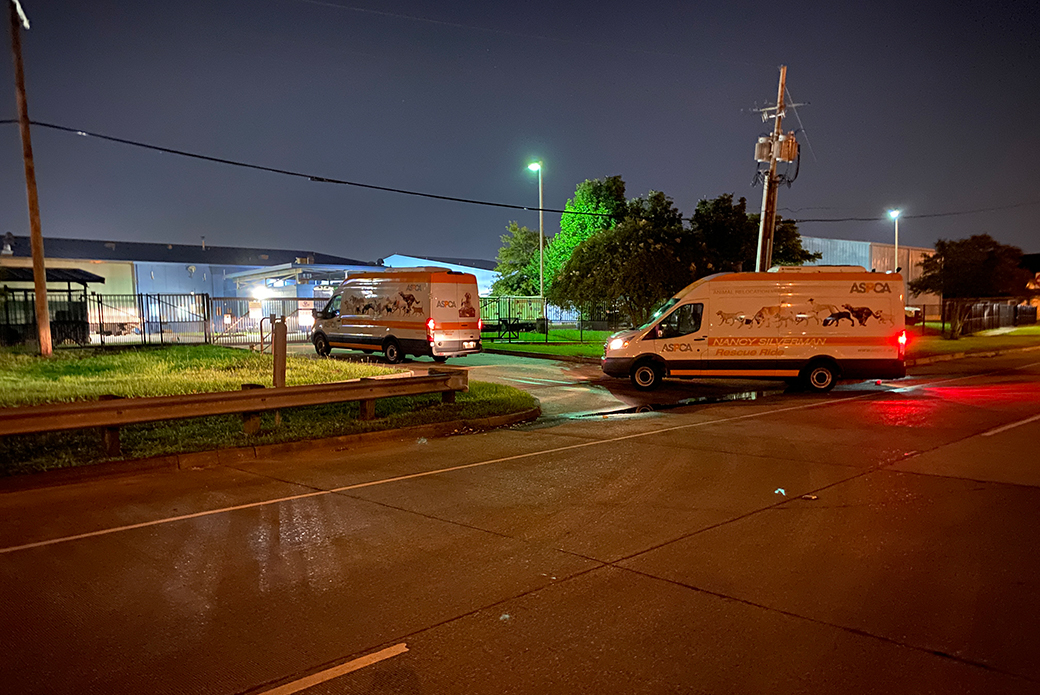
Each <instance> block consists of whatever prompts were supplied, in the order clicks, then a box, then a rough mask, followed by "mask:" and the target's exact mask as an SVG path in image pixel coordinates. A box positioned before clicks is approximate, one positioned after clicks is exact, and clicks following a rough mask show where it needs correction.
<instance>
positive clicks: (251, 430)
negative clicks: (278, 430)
mask: <svg viewBox="0 0 1040 695" xmlns="http://www.w3.org/2000/svg"><path fill="white" fill-rule="evenodd" d="M263 387H264V386H263V384H242V390H243V391H251V390H252V389H262V388H263ZM242 431H243V432H245V433H246V434H248V435H250V436H252V435H254V434H256V433H257V432H259V431H260V413H258V412H256V411H252V412H247V413H242Z"/></svg>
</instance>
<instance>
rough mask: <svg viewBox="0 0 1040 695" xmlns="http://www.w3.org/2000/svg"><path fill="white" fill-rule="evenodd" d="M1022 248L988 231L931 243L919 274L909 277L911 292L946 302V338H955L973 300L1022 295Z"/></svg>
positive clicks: (1025, 275)
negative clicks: (1009, 243)
mask: <svg viewBox="0 0 1040 695" xmlns="http://www.w3.org/2000/svg"><path fill="white" fill-rule="evenodd" d="M1021 262H1022V250H1021V249H1019V248H1018V247H1015V246H1006V245H1004V244H1001V243H999V242H998V241H997V240H996V239H994V238H993V237H991V236H990V235H989V234H975V235H972V236H970V237H968V238H967V239H959V240H957V241H948V240H946V239H939V240H938V241H937V242H935V254H934V255H932V256H929V257H928V258H926V259H924V260H923V261H921V263H920V264H919V265H920V266H921V270H922V273H921V276H920V277H918V278H917V279H916V280H912V281H911V282H910V285H909V289H910V291H911V292H913V293H914V294H921V293H923V292H930V293H933V294H938V295H941V296H942V298H943V299H944V300H952V301H949V302H947V304H948V311H947V314H948V318H949V320H950V337H951V338H958V337H959V336H960V334H961V329H962V328H963V327H964V321H965V320H966V319H967V318H968V314H969V313H970V312H971V307H972V305H973V304H974V303H975V301H974V300H975V299H978V298H981V297H1014V296H1017V295H1021V294H1024V292H1025V288H1026V283H1028V282H1029V271H1027V270H1025V269H1023V268H1021V267H1020V264H1021Z"/></svg>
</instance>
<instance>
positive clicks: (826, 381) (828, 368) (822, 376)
mask: <svg viewBox="0 0 1040 695" xmlns="http://www.w3.org/2000/svg"><path fill="white" fill-rule="evenodd" d="M802 380H803V382H804V383H805V385H806V387H807V388H808V389H809V390H810V391H814V392H816V393H827V392H828V391H830V390H831V389H832V388H834V383H835V382H836V381H837V380H838V370H837V366H836V365H835V364H834V363H832V362H816V363H815V364H810V365H809V366H808V367H806V368H805V371H804V372H803V374H802Z"/></svg>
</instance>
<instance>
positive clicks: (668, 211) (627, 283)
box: [549, 191, 696, 325]
mask: <svg viewBox="0 0 1040 695" xmlns="http://www.w3.org/2000/svg"><path fill="white" fill-rule="evenodd" d="M627 208H628V209H627V213H626V215H625V217H624V218H623V219H622V220H621V222H620V223H618V224H617V225H616V226H615V227H613V228H612V229H609V230H606V231H602V232H599V233H597V234H594V235H593V236H591V237H589V238H588V239H586V240H585V241H583V242H582V243H581V244H579V245H578V247H577V248H576V249H575V250H574V252H573V254H572V255H571V257H570V259H569V260H568V262H567V263H566V265H565V266H564V268H563V270H562V271H561V272H560V274H559V275H558V276H557V278H556V282H555V283H554V284H553V287H552V291H551V293H550V294H549V298H550V300H551V301H553V302H556V303H559V304H568V305H577V306H581V305H583V304H586V303H590V302H596V301H609V302H617V303H618V304H619V305H620V306H621V308H622V310H623V311H625V313H626V314H628V318H629V320H630V321H631V322H632V324H633V325H639V324H641V323H643V322H645V321H646V320H647V319H648V318H649V317H650V313H651V311H652V310H653V308H654V306H655V305H657V304H658V303H659V302H660V300H661V299H662V298H664V297H670V296H672V295H674V294H675V293H676V292H677V291H679V290H680V289H682V288H683V287H684V286H686V285H687V284H689V283H690V282H692V281H693V278H694V274H695V271H696V260H695V257H696V254H695V253H693V250H694V249H695V248H696V244H695V241H694V239H692V235H691V234H690V232H689V230H688V229H687V228H686V227H685V226H684V225H683V220H682V214H681V213H680V212H679V210H678V209H676V207H675V205H674V204H673V202H672V200H671V199H670V198H668V196H666V195H665V194H664V193H661V192H658V191H651V192H650V193H649V194H648V195H647V196H646V198H636V199H634V200H632V201H631V202H630V203H629V204H628V206H627Z"/></svg>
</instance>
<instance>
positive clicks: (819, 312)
mask: <svg viewBox="0 0 1040 695" xmlns="http://www.w3.org/2000/svg"><path fill="white" fill-rule="evenodd" d="M809 306H810V311H812V313H813V316H814V317H815V318H816V322H817V323H819V322H820V317H821V316H823V317H824V320H826V318H827V317H828V316H830V315H831V314H837V313H838V312H839V311H841V310H840V309H839V308H838V307H836V306H834V305H833V304H817V303H816V302H814V301H813V299H812V297H810V298H809Z"/></svg>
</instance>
